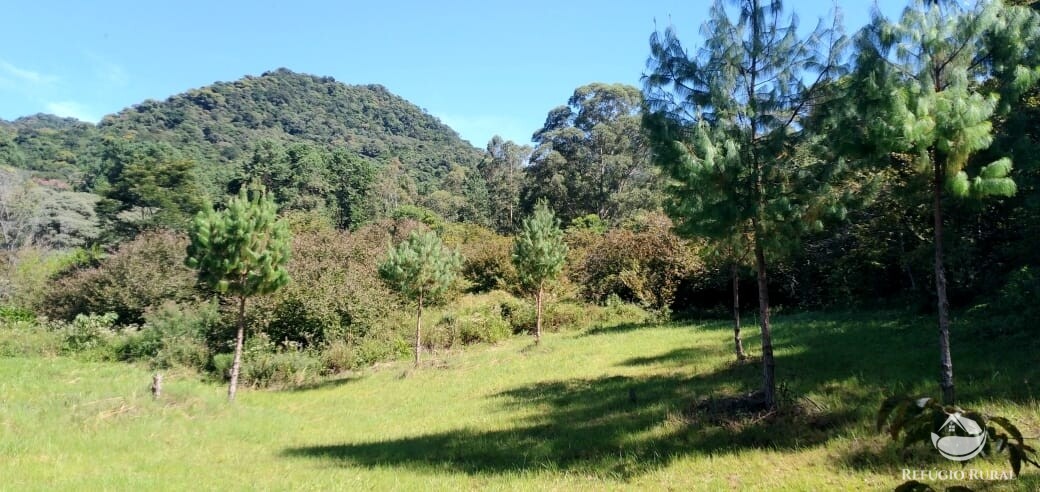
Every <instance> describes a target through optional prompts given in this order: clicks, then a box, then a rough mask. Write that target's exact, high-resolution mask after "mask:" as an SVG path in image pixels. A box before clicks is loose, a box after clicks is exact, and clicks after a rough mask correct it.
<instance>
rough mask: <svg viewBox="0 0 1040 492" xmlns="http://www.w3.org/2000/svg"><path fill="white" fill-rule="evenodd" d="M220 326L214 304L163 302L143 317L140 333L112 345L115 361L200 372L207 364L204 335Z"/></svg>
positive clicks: (130, 335) (217, 306) (208, 356)
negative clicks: (143, 363)
mask: <svg viewBox="0 0 1040 492" xmlns="http://www.w3.org/2000/svg"><path fill="white" fill-rule="evenodd" d="M221 325H222V320H221V315H220V310H219V305H218V304H217V303H216V302H215V301H214V302H201V303H191V304H177V303H173V302H167V303H164V304H162V305H161V306H158V307H157V308H155V309H152V310H150V311H149V312H148V313H146V314H145V323H144V325H142V326H141V327H140V330H138V331H136V332H132V333H128V334H126V335H125V337H124V338H123V339H122V340H120V341H119V342H118V343H117V344H116V346H115V354H116V357H117V358H118V359H119V360H125V361H138V360H140V361H147V362H148V363H149V365H150V366H151V367H153V368H156V369H169V368H173V367H187V368H191V369H195V370H197V371H200V372H201V371H203V370H205V369H206V367H207V366H208V365H209V363H210V357H211V356H210V350H209V348H208V347H207V346H206V343H205V338H206V335H207V334H209V333H212V332H214V331H217V330H219V329H220V327H221Z"/></svg>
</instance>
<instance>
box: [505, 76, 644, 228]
mask: <svg viewBox="0 0 1040 492" xmlns="http://www.w3.org/2000/svg"><path fill="white" fill-rule="evenodd" d="M642 104H643V97H642V94H640V92H639V89H637V88H635V87H632V86H628V85H623V84H602V83H594V84H589V85H585V86H582V87H579V88H577V89H575V91H574V95H573V96H571V98H570V100H569V101H568V102H567V105H566V106H560V107H557V108H554V109H553V110H551V111H550V112H549V114H548V116H547V117H546V119H545V125H544V126H543V127H542V128H541V129H540V130H538V131H536V132H535V134H534V136H533V137H532V138H533V140H534V141H535V143H537V147H536V148H535V149H534V152H533V153H532V154H531V157H530V160H531V163H530V166H529V167H528V168H527V178H528V179H527V182H526V183H525V187H524V189H523V200H524V203H525V208H527V209H528V210H530V209H531V208H533V206H534V205H535V204H536V202H537V201H538V200H543V199H544V200H548V201H550V202H551V203H552V204H553V206H554V207H556V208H557V210H559V213H560V216H561V218H563V220H564V221H570V220H571V219H574V218H575V217H580V216H584V215H588V214H596V215H598V216H600V217H602V218H604V219H606V220H608V221H611V222H613V221H616V220H618V219H620V218H622V217H624V216H626V215H628V214H630V213H632V212H635V211H638V210H652V209H654V208H656V207H657V197H656V179H657V177H656V171H655V169H654V168H653V166H651V163H650V159H649V153H648V148H647V145H646V142H645V140H644V136H643V133H642V130H641V128H640V115H641V109H642Z"/></svg>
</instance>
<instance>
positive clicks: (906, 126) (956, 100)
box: [843, 0, 1038, 404]
mask: <svg viewBox="0 0 1040 492" xmlns="http://www.w3.org/2000/svg"><path fill="white" fill-rule="evenodd" d="M1025 13H1026V10H1025V9H1023V8H1020V7H1014V8H1009V7H1005V6H1003V5H1002V4H1001V3H1000V2H977V3H975V4H974V5H970V6H964V5H962V4H961V3H960V2H956V1H950V0H916V1H915V2H914V3H913V4H911V5H910V6H909V7H907V8H906V10H904V12H903V14H902V16H901V18H900V19H899V21H898V22H891V21H889V20H888V19H885V18H883V17H881V16H880V15H879V14H876V15H875V18H874V19H873V21H872V23H871V24H870V25H868V26H867V27H866V28H865V29H864V30H863V32H862V33H861V34H860V36H859V38H858V40H857V45H858V48H859V52H858V55H857V63H856V71H855V73H854V74H853V77H852V78H851V79H850V95H851V96H852V97H850V98H849V100H850V101H854V105H853V106H852V107H851V108H850V109H851V111H849V119H848V120H846V124H844V125H843V127H844V128H846V130H847V131H846V133H845V134H846V136H847V137H848V138H849V139H855V143H857V144H858V147H859V149H858V150H859V152H860V153H861V155H867V156H871V155H873V156H876V157H877V156H886V155H896V156H898V158H897V159H889V161H891V160H895V161H897V162H909V163H910V164H911V165H912V166H911V167H912V169H913V170H915V171H917V172H918V173H921V174H924V175H926V176H927V177H928V179H929V181H930V188H931V195H932V197H931V198H932V204H931V205H932V215H933V233H934V235H933V241H934V250H935V251H934V253H935V254H934V271H935V290H936V297H937V305H938V306H937V307H938V325H939V350H940V387H941V389H942V395H943V401H944V402H945V403H947V404H953V403H954V401H955V396H956V395H955V391H954V381H953V360H952V357H951V355H950V316H949V310H950V306H949V300H948V298H947V293H946V287H947V285H946V270H945V266H944V262H945V258H944V254H943V242H944V240H943V202H944V200H945V198H946V194H947V193H948V194H950V195H952V196H955V197H975V198H982V197H987V196H1011V195H1013V194H1014V193H1015V191H1016V186H1015V183H1014V181H1013V180H1012V178H1011V176H1010V173H1011V160H1010V159H1008V158H1001V159H998V160H996V161H994V162H991V163H987V164H985V165H982V166H979V167H978V169H977V174H976V175H975V177H969V174H968V171H969V170H971V168H972V167H973V164H975V163H974V162H973V161H972V156H973V155H974V154H975V153H977V152H979V151H981V150H984V149H986V148H988V147H989V146H990V143H991V142H992V141H993V134H992V133H993V132H992V123H991V121H992V119H993V117H994V114H995V111H996V110H997V109H998V106H999V103H1000V96H999V94H1001V93H1004V94H1005V95H1007V94H1010V93H1018V94H1021V93H1022V92H1024V91H1025V89H1027V88H1028V87H1029V86H1031V85H1032V84H1033V83H1034V82H1035V81H1036V78H1037V75H1038V73H1037V70H1036V69H1035V68H1026V67H1020V66H1016V65H1015V63H1014V61H1013V60H1014V59H1015V58H1016V57H1015V56H1014V55H1013V54H1012V53H1008V51H1013V50H1014V49H1015V45H1016V44H1018V45H1022V44H1023V43H1021V39H1020V38H1019V39H1008V38H1007V36H1012V38H1016V37H1017V36H1018V35H1021V34H1022V33H1021V32H1020V31H1018V30H1017V29H1016V26H1015V25H1012V24H1016V23H1019V22H1021V21H1022V20H1023V15H1024V14H1025ZM994 39H1002V41H1001V42H1000V43H997V44H992V43H991V42H992V41H993V40H994ZM1012 41H1013V42H1012ZM1019 49H1022V48H1019ZM995 51H996V52H999V53H995ZM994 55H999V56H998V57H995V56H994ZM985 80H990V81H995V82H996V83H994V84H980V83H979V82H980V81H985ZM857 128H859V129H862V130H861V131H859V132H855V131H848V130H853V129H857Z"/></svg>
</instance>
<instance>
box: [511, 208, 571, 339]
mask: <svg viewBox="0 0 1040 492" xmlns="http://www.w3.org/2000/svg"><path fill="white" fill-rule="evenodd" d="M566 261H567V245H566V244H564V242H563V231H562V230H561V229H560V221H559V219H557V218H556V215H555V214H554V213H553V211H552V210H551V209H549V206H548V205H547V204H546V203H545V201H544V200H542V201H539V202H538V204H537V205H535V208H534V212H533V213H532V214H531V216H530V217H527V218H526V219H524V222H523V224H522V226H521V228H520V233H519V234H518V235H517V237H516V241H515V242H514V243H513V264H514V265H516V272H517V276H518V277H519V278H520V283H521V287H522V288H524V289H525V290H526V291H528V292H531V293H532V294H534V298H535V313H536V314H535V331H534V340H535V343H540V342H541V340H542V301H543V298H544V297H545V289H546V287H547V286H548V284H549V283H550V282H552V281H554V280H555V279H556V278H557V277H558V276H559V275H560V272H562V271H563V265H564V263H566Z"/></svg>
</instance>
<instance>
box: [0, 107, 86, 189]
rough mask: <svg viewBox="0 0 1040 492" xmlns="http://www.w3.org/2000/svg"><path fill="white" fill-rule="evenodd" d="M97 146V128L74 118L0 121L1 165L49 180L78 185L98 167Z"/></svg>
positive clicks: (39, 116) (52, 117)
mask: <svg viewBox="0 0 1040 492" xmlns="http://www.w3.org/2000/svg"><path fill="white" fill-rule="evenodd" d="M99 144H100V141H99V134H98V131H97V128H96V127H95V126H94V125H92V124H90V123H85V122H82V121H78V120H75V119H73V118H60V117H57V116H53V115H47V114H37V115H33V116H25V117H22V118H18V119H16V120H14V121H11V122H6V121H3V120H0V165H10V166H14V167H17V168H21V169H28V170H31V171H32V173H33V175H35V176H38V177H40V178H44V179H48V180H56V181H60V182H64V183H66V184H72V185H78V184H80V182H81V181H82V180H83V178H84V177H85V176H84V175H85V174H86V173H87V172H88V171H89V170H91V169H93V168H95V167H96V166H97V161H98V158H99V155H100V149H99V147H100V145H99Z"/></svg>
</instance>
